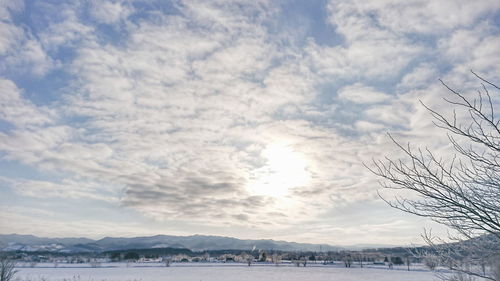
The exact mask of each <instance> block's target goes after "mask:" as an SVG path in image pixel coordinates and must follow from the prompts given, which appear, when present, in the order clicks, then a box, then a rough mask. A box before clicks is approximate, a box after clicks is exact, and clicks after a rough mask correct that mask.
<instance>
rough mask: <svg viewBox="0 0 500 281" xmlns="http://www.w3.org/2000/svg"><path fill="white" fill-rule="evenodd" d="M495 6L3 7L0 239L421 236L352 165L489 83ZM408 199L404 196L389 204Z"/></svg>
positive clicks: (497, 37) (497, 36)
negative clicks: (450, 99)
mask: <svg viewBox="0 0 500 281" xmlns="http://www.w3.org/2000/svg"><path fill="white" fill-rule="evenodd" d="M499 49H500V1H497V0H491V1H490V0H479V1H469V0H442V1H433V0H408V1H398V0H379V1H356V0H351V1H343V0H317V1H305V0H303V1H299V0H289V1H288V0H282V1H281V0H277V1H262V0H252V1H245V0H225V1H223V0H214V1H202V0H199V1H196V0H192V1H191V0H186V1H184V0H173V1H163V0H162V1H155V0H148V1H146V0H144V1H132V0H130V1H129V0H123V1H108V0H102V1H92V0H74V1H48V0H47V1H17V0H12V1H1V2H0V233H4V234H7V233H19V234H35V235H38V236H45V237H89V238H102V237H104V236H115V237H117V236H122V237H132V236H144V235H156V234H171V235H192V234H205V235H222V236H231V237H237V238H245V239H263V238H265V239H275V240H288V241H296V242H311V243H329V244H332V245H353V244H391V245H407V244H411V243H422V240H421V238H420V235H421V233H422V232H423V229H424V228H432V229H434V230H435V231H436V232H437V233H444V232H445V229H444V228H443V227H440V226H439V225H436V224H434V223H432V222H430V221H429V220H427V219H423V218H420V217H416V216H412V215H409V214H405V213H402V212H400V211H398V210H395V209H392V208H390V207H389V206H388V205H387V204H386V203H385V202H384V201H383V200H382V199H381V198H380V197H379V195H378V193H377V191H380V193H381V194H383V196H386V198H389V199H390V198H392V197H391V196H393V194H391V193H387V191H385V190H380V189H381V187H380V185H379V179H378V178H377V177H376V176H375V175H373V174H372V173H371V172H370V171H369V170H368V169H367V168H366V167H365V166H364V165H363V163H365V164H367V165H370V162H371V161H372V159H384V157H391V158H395V159H397V158H398V157H402V155H401V152H400V151H399V150H398V149H397V147H396V146H395V145H394V143H392V141H391V140H390V139H389V137H388V136H387V133H390V134H391V135H392V136H394V138H395V139H396V140H397V141H398V142H401V143H407V142H410V143H411V145H413V146H415V147H428V148H429V149H431V150H432V151H434V152H436V153H437V154H440V153H441V154H443V155H449V154H448V153H449V152H448V150H449V148H450V145H449V143H448V141H447V137H446V133H444V132H443V131H442V130H439V129H437V128H436V127H435V126H433V124H432V118H431V116H430V115H429V113H428V112H427V111H426V110H425V108H424V107H423V106H422V105H421V104H420V101H422V102H423V103H425V104H426V105H428V106H430V107H432V108H436V109H440V110H443V111H446V110H448V109H449V106H448V107H447V106H446V105H445V103H444V102H443V100H442V97H446V96H447V95H449V92H447V90H446V89H445V88H444V87H443V85H441V84H440V82H439V80H438V79H442V80H443V81H445V82H446V83H447V84H448V85H449V86H450V87H452V88H454V89H457V90H459V91H464V92H471V91H473V90H474V89H477V88H478V87H481V84H480V83H479V82H478V80H477V79H476V78H475V77H474V76H473V75H472V74H471V72H470V70H471V69H472V70H474V71H475V72H476V73H478V74H480V75H481V76H482V77H485V78H487V79H488V80H490V81H499V80H500V53H499ZM403 195H404V196H407V198H413V197H412V196H414V195H413V194H403Z"/></svg>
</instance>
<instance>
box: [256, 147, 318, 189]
mask: <svg viewBox="0 0 500 281" xmlns="http://www.w3.org/2000/svg"><path fill="white" fill-rule="evenodd" d="M262 157H264V158H265V159H266V164H265V165H264V166H263V167H261V168H259V169H257V170H255V171H254V173H253V176H252V181H251V182H250V183H249V185H248V188H249V190H250V192H252V193H254V194H259V195H266V196H273V197H276V198H281V197H284V196H286V195H288V194H289V192H290V191H291V190H292V189H293V188H295V187H301V186H306V185H308V184H309V183H310V180H311V174H310V173H309V171H307V161H306V159H305V157H304V155H303V154H301V153H300V152H297V151H295V150H294V149H293V148H292V147H291V146H290V145H285V144H278V143H276V144H271V145H268V146H267V147H266V148H265V149H264V150H263V151H262Z"/></svg>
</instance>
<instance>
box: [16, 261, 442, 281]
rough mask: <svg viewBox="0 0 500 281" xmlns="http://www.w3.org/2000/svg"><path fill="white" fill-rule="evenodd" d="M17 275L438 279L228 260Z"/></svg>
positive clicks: (41, 269) (125, 279)
mask: <svg viewBox="0 0 500 281" xmlns="http://www.w3.org/2000/svg"><path fill="white" fill-rule="evenodd" d="M18 270H19V272H18V273H17V275H16V277H17V280H20V281H42V280H43V281H62V280H64V279H66V280H73V281H80V280H82V281H84V280H85V281H87V280H89V281H101V280H105V281H129V280H130V281H139V280H140V281H170V280H172V281H174V280H175V281H188V280H189V281H194V280H196V281H216V280H217V281H220V280H238V281H254V280H259V281H261V280H266V281H278V280H289V281H294V280H300V281H309V280H311V281H313V280H314V281H316V280H321V281H328V280H331V281H360V280H370V281H387V280H397V281H431V280H432V281H434V280H438V279H437V278H436V277H435V275H434V274H433V273H432V272H429V271H426V270H423V269H416V270H414V271H409V272H408V271H406V270H405V268H403V267H401V268H396V269H393V270H389V269H387V267H375V266H372V267H370V268H366V267H365V268H359V267H354V268H344V267H341V266H340V265H337V266H324V265H314V264H313V265H311V266H309V265H308V266H307V267H295V266H292V265H280V266H274V265H271V264H264V265H262V264H254V265H252V266H250V267H248V266H246V265H244V264H238V263H232V264H231V263H230V264H221V263H196V264H193V263H189V264H173V265H172V266H170V267H165V266H164V265H162V264H158V263H157V264H151V263H149V264H133V265H129V266H127V265H126V264H124V263H107V264H102V266H101V267H100V268H92V267H90V266H89V265H88V264H87V265H85V264H83V265H82V264H80V265H72V264H61V265H60V266H58V267H57V268H54V265H53V264H38V265H37V266H36V267H34V268H29V267H21V268H18Z"/></svg>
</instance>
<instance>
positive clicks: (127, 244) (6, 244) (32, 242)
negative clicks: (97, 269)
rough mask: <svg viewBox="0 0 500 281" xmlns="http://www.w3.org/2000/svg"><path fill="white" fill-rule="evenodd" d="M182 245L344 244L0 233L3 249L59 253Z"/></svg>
mask: <svg viewBox="0 0 500 281" xmlns="http://www.w3.org/2000/svg"><path fill="white" fill-rule="evenodd" d="M153 248H183V249H189V250H191V251H203V250H229V249H231V250H252V249H258V250H279V251H337V250H340V249H342V248H343V247H337V246H331V245H327V244H308V243H295V242H286V241H275V240H242V239H237V238H231V237H221V236H205V235H192V236H172V235H156V236H149V237H134V238H114V237H105V238H102V239H99V240H92V239H88V238H42V237H37V236H33V235H19V234H6V235H5V234H0V251H27V252H34V251H49V252H59V253H78V252H103V251H113V250H127V249H153Z"/></svg>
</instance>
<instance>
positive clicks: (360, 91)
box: [338, 83, 390, 104]
mask: <svg viewBox="0 0 500 281" xmlns="http://www.w3.org/2000/svg"><path fill="white" fill-rule="evenodd" d="M338 97H339V98H341V99H345V100H348V101H352V102H355V103H362V104H371V103H379V102H383V101H387V100H388V99H390V95H388V94H386V93H382V92H379V91H377V90H375V89H374V88H372V87H368V86H365V85H363V84H361V83H356V84H353V85H349V86H345V87H343V88H342V89H340V90H339V91H338Z"/></svg>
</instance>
